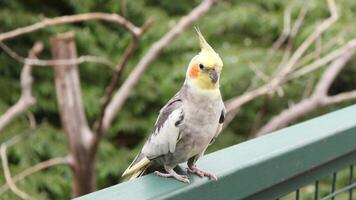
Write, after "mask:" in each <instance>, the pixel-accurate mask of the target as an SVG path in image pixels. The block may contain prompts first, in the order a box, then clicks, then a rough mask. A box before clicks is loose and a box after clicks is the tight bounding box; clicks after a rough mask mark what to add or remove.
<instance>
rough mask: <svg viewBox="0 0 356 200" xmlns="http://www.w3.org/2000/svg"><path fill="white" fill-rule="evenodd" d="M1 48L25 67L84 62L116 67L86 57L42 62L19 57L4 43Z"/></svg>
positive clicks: (0, 43)
mask: <svg viewBox="0 0 356 200" xmlns="http://www.w3.org/2000/svg"><path fill="white" fill-rule="evenodd" d="M0 48H2V49H3V50H4V51H5V52H6V53H7V54H8V55H9V56H10V57H11V58H13V59H14V60H16V61H17V62H19V63H23V64H25V65H32V66H53V65H77V64H81V63H84V62H93V63H99V64H103V65H105V66H108V67H110V68H113V67H114V64H113V63H112V62H111V61H109V60H108V59H106V58H102V57H97V56H91V55H85V56H80V57H78V58H75V59H66V60H40V59H34V58H24V57H22V56H20V55H18V54H17V53H16V52H15V51H13V50H12V49H11V48H10V47H8V46H7V45H5V44H4V43H2V42H0Z"/></svg>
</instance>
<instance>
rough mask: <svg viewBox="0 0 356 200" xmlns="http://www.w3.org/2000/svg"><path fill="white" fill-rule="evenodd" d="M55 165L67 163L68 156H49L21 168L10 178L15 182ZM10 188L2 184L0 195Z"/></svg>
mask: <svg viewBox="0 0 356 200" xmlns="http://www.w3.org/2000/svg"><path fill="white" fill-rule="evenodd" d="M56 165H69V159H68V157H58V158H51V159H49V160H46V161H43V162H40V163H37V164H36V165H34V166H32V167H30V168H27V169H25V170H23V171H22V172H21V173H19V174H17V175H15V176H14V177H13V179H12V181H13V183H14V184H16V183H17V182H18V181H21V180H23V179H25V178H26V177H28V176H30V175H32V174H34V173H37V172H39V171H41V170H44V169H47V168H50V167H53V166H56ZM8 189H10V187H9V185H8V184H4V185H3V186H1V187H0V195H1V194H2V193H4V192H6V191H7V190H8Z"/></svg>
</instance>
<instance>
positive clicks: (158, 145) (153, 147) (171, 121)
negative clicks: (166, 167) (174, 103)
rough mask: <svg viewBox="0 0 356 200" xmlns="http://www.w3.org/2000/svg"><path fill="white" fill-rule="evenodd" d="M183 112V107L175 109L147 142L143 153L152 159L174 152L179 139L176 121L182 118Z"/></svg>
mask: <svg viewBox="0 0 356 200" xmlns="http://www.w3.org/2000/svg"><path fill="white" fill-rule="evenodd" d="M182 114H183V110H182V109H176V110H174V111H173V112H172V113H171V114H170V115H169V116H168V118H167V120H166V121H165V122H164V124H163V125H162V127H161V128H160V129H157V130H156V131H155V132H154V133H153V134H152V135H151V137H150V138H149V140H148V141H147V142H146V143H145V145H144V146H143V149H142V153H143V154H145V155H146V156H147V157H148V158H150V159H152V158H155V157H158V156H161V155H164V154H167V153H168V152H171V153H173V152H174V151H175V150H176V144H177V141H178V140H179V138H178V137H179V126H176V122H178V121H179V120H182Z"/></svg>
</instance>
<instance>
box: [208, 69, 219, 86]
mask: <svg viewBox="0 0 356 200" xmlns="http://www.w3.org/2000/svg"><path fill="white" fill-rule="evenodd" d="M209 77H210V79H211V82H213V83H216V82H218V79H219V74H218V72H217V71H216V69H215V68H213V69H212V70H211V71H210V74H209Z"/></svg>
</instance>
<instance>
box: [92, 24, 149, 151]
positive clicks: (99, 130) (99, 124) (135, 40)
mask: <svg viewBox="0 0 356 200" xmlns="http://www.w3.org/2000/svg"><path fill="white" fill-rule="evenodd" d="M151 22H152V21H151V20H148V21H147V22H146V23H145V24H144V25H143V26H142V28H141V33H145V32H146V31H147V30H148V28H149V27H150V25H151ZM141 36H142V35H140V36H138V37H135V36H133V37H132V41H131V43H130V45H129V46H128V47H127V48H126V50H125V52H124V54H123V56H122V58H121V61H120V62H119V63H118V64H117V65H116V67H115V73H114V75H113V76H112V78H111V80H110V83H109V85H108V86H107V87H106V88H105V94H104V96H103V98H102V104H101V108H100V113H99V116H98V118H97V119H96V121H95V122H94V126H93V132H94V133H95V135H94V138H93V140H92V144H91V147H90V148H91V154H95V152H96V150H97V146H98V144H99V141H100V139H101V137H102V135H103V133H104V130H103V120H104V116H105V112H106V108H107V106H108V105H109V103H110V101H111V99H112V94H113V93H114V90H115V86H116V85H117V83H118V82H119V79H120V78H121V75H122V73H123V71H124V69H125V67H126V65H127V62H128V61H129V59H130V58H131V56H132V55H133V53H134V52H135V50H136V49H137V47H138V45H139V41H140V39H141Z"/></svg>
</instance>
